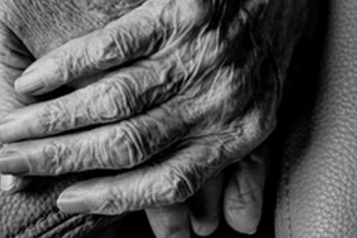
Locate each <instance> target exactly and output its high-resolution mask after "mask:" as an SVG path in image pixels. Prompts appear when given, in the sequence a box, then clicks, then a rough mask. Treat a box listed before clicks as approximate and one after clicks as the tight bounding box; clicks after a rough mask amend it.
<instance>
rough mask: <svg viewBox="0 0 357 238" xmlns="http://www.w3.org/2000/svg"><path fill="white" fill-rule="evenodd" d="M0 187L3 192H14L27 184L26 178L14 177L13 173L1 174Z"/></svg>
mask: <svg viewBox="0 0 357 238" xmlns="http://www.w3.org/2000/svg"><path fill="white" fill-rule="evenodd" d="M0 181H1V182H0V187H1V190H2V191H3V192H7V193H15V192H18V191H20V190H22V189H24V188H25V187H26V186H27V185H28V184H29V180H28V179H23V178H19V177H15V176H13V175H1V176H0Z"/></svg>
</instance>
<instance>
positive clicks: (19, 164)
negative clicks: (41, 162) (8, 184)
mask: <svg viewBox="0 0 357 238" xmlns="http://www.w3.org/2000/svg"><path fill="white" fill-rule="evenodd" d="M29 171H30V168H29V165H28V164H27V162H26V160H25V159H24V158H23V157H22V156H20V155H10V156H6V157H5V158H0V173H2V174H13V175H23V174H26V173H28V172H29Z"/></svg>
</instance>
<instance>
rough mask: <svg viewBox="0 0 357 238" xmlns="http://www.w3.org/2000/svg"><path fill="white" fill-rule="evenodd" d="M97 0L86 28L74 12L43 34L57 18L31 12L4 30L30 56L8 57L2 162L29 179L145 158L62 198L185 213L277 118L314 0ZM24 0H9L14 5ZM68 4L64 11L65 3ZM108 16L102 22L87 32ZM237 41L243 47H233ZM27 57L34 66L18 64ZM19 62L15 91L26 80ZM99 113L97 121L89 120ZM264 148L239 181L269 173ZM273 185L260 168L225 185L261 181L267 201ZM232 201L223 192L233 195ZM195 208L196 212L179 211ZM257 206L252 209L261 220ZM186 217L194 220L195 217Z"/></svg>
mask: <svg viewBox="0 0 357 238" xmlns="http://www.w3.org/2000/svg"><path fill="white" fill-rule="evenodd" d="M84 2H85V1H84ZM84 2H83V4H84V5H80V6H79V7H83V6H84V7H88V8H87V9H91V10H89V14H88V15H89V16H87V17H89V18H90V17H93V15H91V14H93V12H91V11H93V9H94V11H95V13H96V16H97V18H95V19H94V20H93V19H92V20H93V22H95V24H93V25H90V26H88V25H86V24H87V23H86V24H84V23H81V22H78V23H77V24H78V28H80V29H82V31H75V34H74V33H73V32H71V31H68V27H73V26H71V24H68V25H67V26H66V25H64V26H63V28H60V29H61V30H62V31H63V32H66V33H65V36H63V35H62V37H58V38H55V40H53V38H52V37H49V38H48V39H46V38H45V39H36V37H40V38H41V37H42V36H43V34H39V32H41V31H43V30H44V29H46V30H49V29H50V28H46V27H48V26H46V24H45V25H42V24H39V26H40V27H39V29H37V28H36V27H35V28H31V31H33V32H26V31H24V30H23V29H24V28H23V26H22V27H20V26H21V24H24V23H26V22H27V21H23V20H22V21H20V22H21V24H20V25H19V27H18V28H17V27H16V26H15V27H12V28H13V29H11V30H9V29H6V27H5V29H4V31H6V30H7V31H9V32H11V33H13V32H15V33H16V36H17V37H18V38H20V39H23V42H21V43H23V44H24V45H25V47H23V45H22V46H21V47H18V48H16V49H17V50H16V51H15V52H16V53H13V52H11V54H12V55H11V57H13V58H16V57H17V59H18V61H19V62H20V61H21V64H19V63H17V62H15V63H13V64H11V65H10V67H9V65H6V66H4V71H9V72H7V73H6V74H4V75H5V77H4V78H7V79H6V80H5V81H4V85H5V87H4V89H5V90H4V95H9V96H7V97H4V98H5V99H6V100H8V101H9V102H8V103H7V104H6V103H4V104H3V105H4V110H3V112H4V113H3V115H4V118H3V120H2V121H1V122H0V123H1V125H0V140H1V141H2V142H4V143H7V144H5V145H3V148H2V150H1V161H0V171H1V172H2V173H4V174H15V175H26V178H27V176H29V175H37V176H43V175H50V176H52V175H55V176H58V175H60V174H65V173H70V172H83V171H87V170H94V169H109V170H119V169H131V168H133V167H135V169H133V170H131V171H130V172H126V173H120V174H118V175H116V176H113V177H110V176H109V177H104V178H100V179H95V180H88V181H85V182H83V183H78V184H75V185H74V186H72V187H70V188H69V189H67V190H66V191H65V192H64V193H62V195H61V197H60V200H59V201H58V204H59V207H60V208H61V209H62V210H63V211H66V212H69V213H77V212H90V213H96V214H106V215H108V214H110V215H118V214H121V213H123V212H126V211H134V210H141V209H145V208H152V207H162V206H168V205H172V207H170V209H169V211H167V210H166V208H160V209H157V210H152V209H150V210H147V211H148V215H149V217H151V218H152V219H150V222H151V224H152V225H153V224H155V217H156V218H157V217H160V216H161V215H160V216H158V215H157V214H162V213H163V212H164V214H173V215H172V216H171V215H168V217H173V218H170V219H168V220H171V219H174V217H175V216H177V214H178V213H177V212H172V211H175V210H177V209H178V208H177V206H186V205H177V204H178V203H179V204H182V202H184V201H186V200H187V199H188V198H189V197H191V196H192V195H193V194H194V193H196V192H198V191H200V192H201V193H202V194H205V190H206V189H205V188H207V190H209V188H210V187H213V188H215V187H221V185H220V184H221V182H219V178H217V179H216V180H212V182H209V183H208V184H207V185H206V187H204V188H203V189H201V188H202V187H203V185H205V184H206V183H207V181H209V180H210V179H212V178H214V177H215V176H217V175H218V174H219V173H220V172H221V171H222V170H223V169H224V168H225V167H227V166H228V165H230V164H232V163H235V162H237V161H241V160H242V159H243V158H244V157H246V156H247V155H248V154H249V153H250V152H251V151H252V150H254V149H255V148H256V147H257V146H258V145H260V144H261V142H263V141H264V140H265V139H266V138H267V136H268V135H269V134H270V133H271V131H272V130H273V129H274V125H275V112H276V109H277V106H278V104H279V100H280V95H281V90H282V87H283V85H284V81H285V77H286V71H287V69H288V65H289V61H290V58H291V55H292V52H293V50H294V46H295V43H296V41H297V39H298V38H299V36H300V35H301V34H302V32H303V30H304V27H305V22H306V21H307V18H306V14H303V13H305V12H306V9H307V6H306V5H305V2H304V1H299V2H298V3H293V2H279V1H271V3H270V2H268V1H242V2H240V3H239V4H237V3H236V1H209V2H205V3H203V2H201V1H182V2H180V3H177V2H173V1H147V2H145V3H138V2H136V4H137V5H135V4H134V5H133V8H134V7H137V8H136V9H135V10H133V11H130V10H132V9H131V8H130V7H129V8H128V12H129V11H130V13H128V14H127V15H125V16H123V17H121V18H119V20H115V18H118V17H120V16H121V15H120V14H124V12H120V14H119V13H118V12H116V11H114V12H113V11H111V10H112V8H113V6H111V7H108V8H105V7H103V8H100V10H98V9H99V8H98V7H95V6H93V5H91V4H89V5H88V4H87V3H88V2H86V3H84ZM119 2H120V1H119ZM120 3H121V2H120ZM11 4H13V3H8V2H6V1H5V5H4V6H6V7H8V6H11ZM118 4H119V3H118ZM140 4H142V5H140ZM94 5H95V4H94ZM20 6H21V4H20ZM41 6H42V5H41V4H38V5H37V4H34V7H35V9H36V8H38V9H41V10H42V11H53V9H51V8H49V9H46V8H43V6H42V7H41ZM58 6H59V8H58V9H57V10H58V11H61V10H62V9H61V7H64V5H61V4H59V5H58ZM120 6H121V5H118V6H117V7H120ZM77 7H78V6H77ZM10 9H11V8H10ZM20 9H21V7H20ZM216 9H220V10H216ZM227 9H229V10H227ZM233 9H234V10H233ZM230 10H232V11H230ZM12 11H13V10H12ZM97 11H99V13H98V12H97ZM101 11H104V12H105V13H106V14H107V15H106V14H103V12H101ZM6 12H8V11H6ZM223 12H224V14H222V13H223ZM11 13H12V14H10V16H11V17H10V19H9V16H8V15H7V16H4V18H3V19H4V20H6V21H9V22H11V21H15V19H16V17H18V16H19V15H16V12H11ZM115 13H117V14H119V15H116V16H115ZM278 13H280V14H282V15H283V16H284V17H286V21H284V23H283V21H281V19H278V18H277V17H276V16H277V14H278ZM20 16H21V15H20ZM295 19H299V21H296V20H295ZM17 20H18V19H17ZM58 20H60V19H54V20H53V21H54V22H56V21H58ZM73 22H74V21H73ZM73 22H70V23H73ZM109 22H110V23H109ZM286 22H294V23H295V25H294V27H291V26H290V25H288V24H287V23H286ZM107 23H109V24H108V25H107ZM81 24H84V25H86V26H87V28H86V29H83V25H81ZM5 25H6V24H5ZM55 25H56V24H55ZM56 26H57V25H56ZM80 26H82V28H81V27H80ZM104 26H105V27H104ZM288 26H289V27H288ZM98 27H101V28H102V29H100V30H97V31H94V32H92V33H90V34H88V35H85V33H87V32H90V31H92V30H93V29H96V28H98ZM25 29H26V28H25ZM51 30H52V31H54V32H53V35H54V36H58V35H61V34H60V32H61V31H58V28H54V29H53V28H51ZM56 31H57V32H56ZM63 32H61V33H62V34H63ZM68 32H69V33H68ZM11 33H8V34H11ZM48 35H51V31H49V33H48ZM82 35H84V36H82ZM78 36H81V37H79V38H77V39H75V40H70V39H72V38H75V37H78ZM5 39H6V38H5ZM69 40H70V41H69ZM67 41H68V42H67ZM65 42H67V43H66V44H64V43H65ZM19 44H20V43H19ZM4 45H6V42H5V44H4ZM60 45H62V46H60ZM58 46H60V47H59V48H57V47H58ZM8 48H9V47H4V50H3V51H4V52H6V51H9V50H8ZM232 48H233V49H237V52H238V53H237V54H231V51H232V50H231V49H232ZM19 49H24V50H23V51H24V52H21V51H20V50H19ZM240 49H244V50H240ZM48 52H49V53H48ZM16 54H17V56H16V57H15V56H14V55H16ZM37 58H39V60H37V61H36V62H35V63H33V64H31V66H29V64H30V63H32V61H33V60H34V59H37ZM24 59H26V60H24ZM7 63H8V62H7ZM14 65H22V67H20V69H16V70H17V73H14V72H15V70H14V69H13V68H14V67H15V66H14ZM28 66H29V67H28ZM118 66H122V67H119V68H118ZM16 67H17V66H16ZM6 68H11V70H7V69H6ZM25 68H26V70H25V71H24V72H23V70H24V69H25ZM10 71H11V72H10ZM266 72H269V73H268V74H267V73H266ZM10 74H12V75H10ZM9 75H10V76H9ZM20 75H21V77H20V79H19V80H17V81H16V83H15V86H16V89H17V92H16V91H15V90H14V88H13V84H14V80H15V79H16V78H18V77H19V76H20ZM87 75H92V76H87ZM263 75H264V80H263V77H262V76H263ZM98 79H100V80H99V81H98ZM64 84H65V85H66V86H67V87H68V86H70V87H71V88H81V89H79V90H75V91H74V92H71V93H68V94H67V95H64V96H60V97H58V98H54V99H53V100H50V101H47V100H45V101H44V98H46V97H43V96H39V95H43V94H45V93H48V92H50V91H53V90H54V89H56V88H58V87H60V86H62V85H64ZM88 84H90V85H89V86H87V87H84V86H86V85H88ZM62 89H63V88H62ZM23 94H27V95H32V96H23ZM49 97H50V98H51V97H53V96H49ZM47 98H48V95H47ZM47 98H46V99H47ZM36 101H38V103H35V104H32V103H34V102H36ZM29 104H32V105H29ZM5 105H8V106H6V107H5ZM88 126H91V127H92V126H95V128H94V129H87V128H86V129H83V128H85V127H88ZM77 129H81V131H80V132H77V131H74V130H77ZM67 131H70V133H67V134H65V135H62V134H60V133H63V132H67ZM42 137H46V138H45V139H41V138H42ZM37 138H38V139H37ZM18 140H24V141H21V142H17V141H18ZM258 154H259V153H258ZM158 155H159V156H158ZM117 158H120V159H117ZM256 158H258V160H257V159H256ZM261 158H262V156H255V153H252V154H251V155H250V156H249V157H247V159H246V160H245V161H246V162H242V163H240V166H239V169H237V171H239V172H237V174H238V176H236V177H237V180H236V181H238V183H240V182H242V181H243V182H244V181H254V180H252V178H251V177H250V175H251V174H254V171H258V173H257V174H259V175H260V176H261V177H262V178H263V180H264V173H262V172H261V168H264V163H261V162H259V161H261ZM24 161H25V163H23V162H24ZM249 161H253V162H249ZM254 161H255V162H256V161H258V163H257V165H258V166H255V165H254V163H255V162H254ZM141 164H144V165H141ZM256 168H260V169H256ZM242 171H243V172H242ZM245 171H247V172H245ZM233 177H234V176H233ZM26 178H25V179H26ZM158 178H161V179H158ZM217 180H218V182H217ZM211 183H217V184H218V185H212V186H211V185H210V184H211ZM228 184H231V183H228ZM262 184H264V182H262V181H261V180H260V179H257V181H256V182H253V183H252V184H250V185H247V184H244V183H241V184H240V185H239V186H237V187H238V188H235V189H234V190H233V191H231V190H229V189H227V190H226V193H225V196H226V197H227V198H230V195H231V194H235V193H236V192H237V191H239V192H240V193H241V194H242V195H244V194H246V192H245V191H244V189H247V191H248V194H250V193H251V192H250V191H260V192H258V193H257V194H256V196H257V197H258V201H259V200H261V198H259V197H261V196H262V195H261V191H262V187H263V185H262ZM250 186H252V187H250ZM254 186H258V189H256V188H255V187H254ZM231 187H232V186H228V188H231ZM237 189H238V190H237ZM242 189H243V190H242ZM94 191H95V192H94ZM98 191H101V192H100V193H98ZM215 191H216V190H215ZM239 192H238V193H239ZM208 193H212V192H209V191H208ZM218 194H219V192H218ZM113 195H114V197H110V196H113ZM78 197H80V198H81V200H78ZM204 197H205V195H204V196H203V198H204ZM238 197H240V196H239V195H238ZM192 200H194V199H192ZM229 200H230V199H227V200H224V202H225V204H226V205H227V203H229V202H226V201H229ZM209 203H210V202H208V204H209ZM241 203H242V202H239V201H238V204H241ZM243 203H244V202H243ZM258 204H260V205H261V202H258ZM213 206H215V205H213ZM227 207H230V206H229V205H228V206H227ZM185 209H186V208H184V209H181V208H179V209H178V210H181V211H185ZM165 210H166V211H165ZM218 210H219V209H218ZM258 210H260V209H258ZM186 211H187V212H186V213H188V210H186ZM183 214H185V212H183ZM225 214H227V212H226V213H225ZM183 216H186V217H187V215H179V217H183ZM199 217H200V216H197V215H195V212H193V213H192V215H191V222H192V223H193V224H195V221H196V224H197V220H199ZM227 217H228V218H230V217H234V216H232V215H229V214H228V215H226V218H227ZM243 217H244V216H243ZM248 217H249V216H248ZM257 217H258V218H259V215H256V216H253V220H257V221H259V219H256V218H257ZM211 220H213V223H217V222H216V221H215V220H216V219H211ZM204 222H207V223H210V222H212V221H210V219H208V221H205V219H203V223H204ZM228 222H229V223H230V224H231V225H232V226H233V227H234V228H237V230H241V231H246V232H248V233H250V232H252V231H254V227H253V230H250V229H251V228H248V229H247V228H246V227H244V226H243V227H240V226H241V224H238V225H234V222H233V221H232V219H231V221H230V219H228ZM159 223H160V224H161V222H159ZM184 223H185V221H184V222H182V223H180V224H181V225H182V224H184ZM199 223H200V222H198V224H199ZM254 223H256V221H255V222H254ZM169 226H172V225H171V224H169ZM184 226H187V225H184ZM214 226H215V225H214ZM214 226H213V227H214ZM153 227H155V225H153ZM156 227H157V226H156ZM193 227H194V230H196V232H197V233H200V232H202V231H200V228H197V227H196V228H195V225H193ZM207 227H210V226H207ZM211 227H212V226H211ZM163 230H165V229H157V230H156V232H155V233H156V234H157V236H158V237H167V234H162V235H160V234H158V233H160V231H163ZM166 230H170V229H166ZM179 230H181V231H182V232H184V233H185V232H186V233H187V228H182V229H179ZM212 230H214V229H212ZM154 231H155V228H154ZM205 232H207V233H210V232H212V231H203V233H205Z"/></svg>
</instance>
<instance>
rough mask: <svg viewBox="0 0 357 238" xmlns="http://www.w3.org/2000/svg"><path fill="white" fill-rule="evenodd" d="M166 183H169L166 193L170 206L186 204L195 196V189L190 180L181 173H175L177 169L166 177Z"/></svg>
mask: <svg viewBox="0 0 357 238" xmlns="http://www.w3.org/2000/svg"><path fill="white" fill-rule="evenodd" d="M166 182H167V183H168V186H167V191H166V201H167V203H168V205H169V204H175V203H181V202H184V201H186V199H188V198H189V197H190V196H192V195H193V194H194V191H193V190H194V189H193V187H192V185H191V183H190V182H189V180H188V178H186V177H185V176H184V175H182V173H181V172H177V171H175V169H172V170H171V172H169V174H168V175H167V176H166Z"/></svg>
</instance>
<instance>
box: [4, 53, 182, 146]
mask: <svg viewBox="0 0 357 238" xmlns="http://www.w3.org/2000/svg"><path fill="white" fill-rule="evenodd" d="M175 61H176V59H175V58H174V57H167V58H165V61H162V62H157V61H156V62H155V61H153V60H152V61H150V62H142V63H141V65H139V64H137V65H136V66H132V67H130V68H126V69H122V70H120V71H119V72H115V73H112V74H110V75H107V76H106V77H105V78H103V79H102V80H100V81H99V82H97V83H94V84H92V85H90V86H88V87H85V88H83V89H80V90H77V91H75V92H73V93H71V94H68V95H66V96H63V97H60V98H57V99H54V100H51V101H46V102H42V103H38V104H35V105H30V106H27V107H24V108H20V109H17V110H14V111H13V112H11V113H9V114H8V115H6V117H5V118H3V120H2V121H1V123H0V141H2V142H5V143H9V142H12V141H18V140H22V139H28V138H36V137H44V136H50V135H54V134H58V133H61V132H64V131H68V130H74V129H78V128H82V127H85V126H91V125H96V124H103V123H109V122H113V121H119V120H122V119H124V118H128V117H130V116H132V115H134V114H139V113H140V112H142V111H143V110H144V109H147V108H153V107H154V106H156V105H158V104H160V103H162V102H164V101H167V100H168V99H169V98H170V97H172V96H173V95H174V94H176V93H177V91H178V90H179V86H178V85H179V83H178V82H179V81H180V80H181V78H182V77H183V75H181V76H180V75H179V72H180V70H176V69H175V70H173V68H174V67H177V66H178V65H177V63H176V62H175ZM173 71H175V75H170V73H167V72H173ZM158 72H161V73H158ZM181 72H182V74H184V72H183V71H182V70H181Z"/></svg>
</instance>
